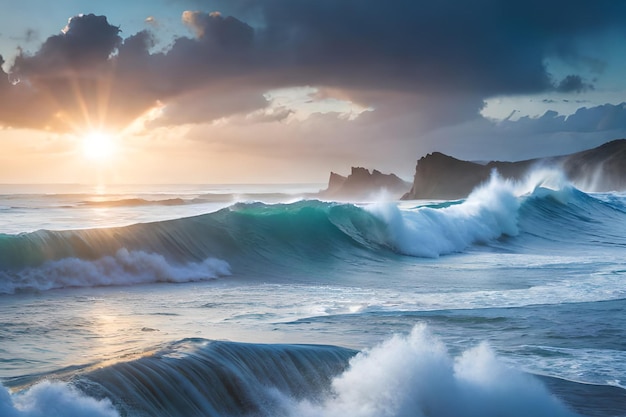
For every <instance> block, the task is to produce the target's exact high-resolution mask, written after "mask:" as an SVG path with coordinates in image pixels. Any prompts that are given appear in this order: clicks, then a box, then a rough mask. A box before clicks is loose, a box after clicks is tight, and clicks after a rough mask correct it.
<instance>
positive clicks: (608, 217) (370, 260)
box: [0, 172, 626, 417]
mask: <svg viewBox="0 0 626 417" xmlns="http://www.w3.org/2000/svg"><path fill="white" fill-rule="evenodd" d="M309 191H314V190H311V189H308V188H306V187H304V188H299V187H294V186H291V187H285V186H281V187H269V186H266V187H260V186H256V187H251V186H239V187H213V188H208V187H200V186H177V187H175V186H162V187H155V186H153V187H144V188H141V187H135V188H132V187H131V188H124V189H117V190H114V191H109V192H102V190H90V189H83V188H80V187H77V188H72V187H68V188H67V189H65V188H63V189H57V190H52V191H50V192H47V191H45V187H43V188H42V189H38V188H37V189H35V188H31V189H26V190H21V189H16V188H10V189H9V188H6V187H5V189H4V190H1V189H0V192H3V193H4V194H3V196H2V201H1V202H0V206H1V207H0V211H1V213H2V214H1V215H2V218H1V220H2V221H1V223H0V232H3V234H0V383H1V384H2V385H0V416H7V417H9V416H10V417H14V416H16V417H17V416H20V417H24V416H29V417H34V416H340V415H341V416H354V417H360V416H363V417H365V416H367V417H380V416H394V417H400V416H402V417H404V416H436V417H438V416H574V415H586V416H626V343H625V342H624V340H626V314H625V313H626V282H625V281H624V277H625V275H626V257H625V256H624V255H625V254H626V196H625V195H624V194H620V193H606V194H594V193H585V192H583V191H580V190H578V189H576V188H574V187H573V186H571V185H570V184H568V183H567V182H566V181H564V180H563V179H561V178H560V177H559V176H558V175H555V174H554V173H551V172H544V173H538V174H536V175H535V176H533V177H531V178H529V179H528V180H527V181H525V182H523V183H512V182H508V181H504V180H502V179H500V178H498V177H497V176H494V177H493V178H492V179H491V181H490V182H489V183H488V184H485V185H484V186H482V187H480V188H478V189H476V190H475V191H474V192H473V193H472V195H470V196H469V197H468V198H467V199H464V200H458V201H449V202H446V201H409V202H393V201H391V202H390V201H378V202H367V203H363V202H359V203H353V204H349V203H337V202H328V201H320V200H317V199H314V198H311V195H310V194H307V192H309Z"/></svg>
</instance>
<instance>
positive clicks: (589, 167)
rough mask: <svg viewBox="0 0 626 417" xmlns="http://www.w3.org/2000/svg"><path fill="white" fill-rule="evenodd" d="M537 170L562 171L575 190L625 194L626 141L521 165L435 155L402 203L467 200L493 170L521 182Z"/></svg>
mask: <svg viewBox="0 0 626 417" xmlns="http://www.w3.org/2000/svg"><path fill="white" fill-rule="evenodd" d="M534 167H554V168H560V169H562V170H563V172H564V174H565V176H566V177H567V178H568V179H569V180H570V181H571V182H572V183H573V184H574V185H575V186H577V187H579V188H581V189H583V190H586V191H595V192H603V191H621V190H626V139H617V140H613V141H611V142H607V143H605V144H604V145H601V146H599V147H597V148H593V149H590V150H586V151H581V152H577V153H573V154H568V155H560V156H554V157H548V158H535V159H528V160H524V161H518V162H502V161H491V162H489V163H487V164H480V163H476V162H470V161H463V160H460V159H456V158H453V157H451V156H448V155H445V154H443V153H440V152H433V153H430V154H428V155H426V156H424V157H422V158H420V159H419V160H418V161H417V166H416V168H415V177H414V179H413V186H412V187H411V190H410V191H409V192H408V193H406V194H405V195H403V196H402V200H417V199H442V200H448V199H458V198H465V197H467V196H468V195H469V193H470V192H471V191H472V190H473V189H474V188H475V187H476V186H477V185H479V184H481V183H483V182H485V181H486V180H487V179H488V178H489V176H490V175H491V172H492V171H493V170H494V169H495V170H497V171H498V172H499V173H500V175H501V176H502V177H504V178H510V179H515V180H519V179H522V178H523V177H524V176H526V175H527V174H528V173H529V172H530V170H531V169H532V168H534Z"/></svg>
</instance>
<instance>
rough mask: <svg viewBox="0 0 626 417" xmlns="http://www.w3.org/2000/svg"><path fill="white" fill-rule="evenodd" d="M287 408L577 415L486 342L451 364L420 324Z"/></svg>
mask: <svg viewBox="0 0 626 417" xmlns="http://www.w3.org/2000/svg"><path fill="white" fill-rule="evenodd" d="M285 401H286V402H289V400H285ZM287 408H288V409H289V411H288V413H289V415H291V416H294V417H295V416H298V417H313V416H315V417H319V416H323V417H345V416H350V417H421V416H424V417H425V416H429V417H447V416H455V417H479V416H480V417H482V416H496V415H497V416H502V417H528V416H534V417H543V416H545V417H548V416H549V417H573V416H576V415H577V414H575V413H573V412H571V411H570V410H569V409H567V408H566V407H565V406H564V405H563V404H562V403H560V402H559V401H558V400H557V399H556V398H555V397H553V396H552V395H551V394H550V393H549V392H548V390H547V389H546V388H545V387H544V386H543V385H542V384H541V382H540V381H539V380H537V379H535V378H534V377H532V376H530V375H528V374H523V373H521V372H518V371H515V370H513V369H511V368H508V367H506V366H504V365H503V364H501V363H500V362H498V360H497V359H496V357H495V355H494V353H493V351H492V350H491V349H490V348H489V347H488V346H487V345H486V344H481V345H479V346H478V347H476V348H473V349H470V350H468V351H466V352H465V353H463V354H462V355H461V356H459V357H458V358H456V359H454V358H452V357H451V356H450V355H449V354H448V352H447V351H446V348H445V346H444V345H443V344H442V343H441V342H440V341H439V340H437V339H436V338H434V337H433V336H432V335H431V334H430V333H429V332H428V330H427V329H426V327H425V326H424V325H418V326H416V327H415V328H414V329H413V331H412V332H411V333H410V334H409V335H407V336H399V335H396V336H394V337H392V338H391V339H389V340H388V341H386V342H384V343H382V344H380V345H379V346H376V347H374V348H372V349H371V350H369V351H363V352H361V353H359V354H358V355H357V356H355V357H354V358H353V359H352V360H351V361H350V367H349V369H348V370H347V371H346V372H344V373H343V374H342V375H340V376H339V377H337V378H335V379H334V381H333V383H332V395H330V396H329V398H327V399H326V400H325V401H323V402H322V403H312V402H309V401H302V402H291V403H290V404H288V405H287Z"/></svg>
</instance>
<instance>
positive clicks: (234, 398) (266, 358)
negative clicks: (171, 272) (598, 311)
mask: <svg viewBox="0 0 626 417" xmlns="http://www.w3.org/2000/svg"><path fill="white" fill-rule="evenodd" d="M550 382H551V383H550V385H551V387H553V388H554V389H555V390H557V391H558V390H559V386H560V384H559V383H558V381H557V380H551V381H550ZM569 384H570V385H571V384H572V383H569ZM576 386H577V390H571V389H567V390H564V392H573V391H578V393H579V394H580V395H581V396H584V395H588V394H589V392H588V388H586V386H584V385H581V384H576ZM570 388H571V387H570ZM589 389H591V388H589ZM604 394H610V395H604V396H603V397H602V398H601V402H602V403H603V410H608V411H609V412H610V411H613V410H614V409H615V407H619V405H620V404H621V403H620V401H622V400H623V393H622V392H621V391H620V392H615V391H610V392H609V391H605V392H604ZM620 394H621V396H620ZM612 397H613V398H612ZM573 402H574V403H575V401H573ZM590 403H593V404H590ZM596 403H598V401H594V400H593V399H589V400H588V401H587V405H586V406H585V405H582V407H586V409H585V410H583V411H593V407H594V406H597V405H598V404H596ZM581 404H582V403H581ZM42 410H45V413H44V412H42ZM0 411H3V414H2V415H4V416H9V417H14V416H15V417H17V416H19V417H34V416H40V415H43V414H45V415H47V416H51V417H54V416H61V415H63V416H68V415H70V416H75V417H79V416H87V415H89V416H107V417H110V416H118V415H124V416H144V415H149V416H153V417H158V416H185V417H187V416H196V415H197V416H200V415H202V416H251V415H254V416H276V415H280V416H286V417H289V416H299V417H300V416H304V417H306V416H322V417H334V416H346V415H347V416H351V417H405V416H406V417H408V416H426V415H428V416H431V417H440V416H441V417H443V416H457V417H473V416H484V415H499V416H510V417H517V416H519V417H521V416H524V417H525V416H529V415H532V416H537V417H541V416H551V417H558V416H563V417H564V416H568V417H569V416H576V415H578V414H576V413H575V412H574V411H572V410H571V409H570V408H569V407H568V406H566V405H565V404H564V403H563V400H559V399H557V398H556V397H555V396H554V395H553V394H551V393H550V391H548V389H547V388H546V386H545V385H544V384H543V383H542V382H541V381H540V380H539V379H537V378H536V377H533V376H531V375H529V374H525V373H522V372H520V371H517V370H515V369H512V368H510V367H508V366H506V365H504V364H503V363H501V362H500V361H499V360H498V359H497V357H496V355H495V354H494V352H493V350H492V349H491V348H490V347H489V346H488V345H486V344H480V345H478V346H476V347H473V348H470V349H468V350H466V351H465V352H463V353H462V354H460V355H458V356H456V357H454V356H452V355H451V354H450V353H449V352H448V350H447V348H446V346H445V345H444V344H443V343H442V342H441V340H439V339H438V338H437V337H435V336H433V335H432V334H431V333H430V332H429V330H428V329H427V328H426V327H425V326H424V325H417V326H416V327H415V328H414V329H413V330H412V331H411V332H410V333H409V334H408V335H395V336H393V337H392V338H390V339H389V340H387V341H384V342H382V343H381V344H379V345H377V346H375V347H373V348H371V349H366V350H364V351H361V352H358V353H357V352H355V351H353V350H349V349H345V348H340V347H333V346H314V345H260V344H243V343H234V342H216V341H207V340H202V339H186V340H182V341H180V342H176V343H173V344H171V345H169V346H166V347H164V348H162V349H160V350H158V351H156V352H154V353H152V354H149V355H147V356H144V357H141V358H139V359H135V360H130V361H128V362H120V363H116V364H113V365H106V366H102V365H97V364H96V365H94V366H91V367H87V368H84V369H80V370H76V371H71V372H70V375H67V373H65V374H61V375H58V376H55V375H54V374H52V375H48V376H47V377H46V381H45V382H40V383H35V384H34V385H31V386H30V387H27V388H22V389H19V390H18V391H17V393H13V394H9V392H8V391H7V390H6V389H4V388H2V387H1V386H0ZM597 415H603V414H597ZM605 415H610V414H608V412H607V414H605Z"/></svg>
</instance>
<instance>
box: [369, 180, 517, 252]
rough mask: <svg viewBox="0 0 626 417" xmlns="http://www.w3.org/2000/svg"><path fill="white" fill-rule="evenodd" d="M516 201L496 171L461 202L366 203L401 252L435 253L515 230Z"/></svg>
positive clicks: (457, 249)
mask: <svg viewBox="0 0 626 417" xmlns="http://www.w3.org/2000/svg"><path fill="white" fill-rule="evenodd" d="M519 207H520V202H519V200H518V198H517V196H516V186H515V184H514V183H513V182H511V181H507V180H503V179H502V178H501V177H500V176H499V175H498V174H497V173H496V172H494V173H493V174H492V176H491V179H490V181H489V182H488V183H486V184H485V185H483V186H480V187H478V188H476V189H475V190H474V191H473V192H472V193H471V194H470V195H469V197H468V198H467V199H466V200H465V201H464V202H463V203H461V204H457V205H453V206H449V207H446V208H442V209H433V208H429V207H421V208H418V209H417V210H400V209H399V208H398V206H397V205H395V204H392V203H386V204H385V203H379V204H374V205H372V206H369V207H368V210H370V211H371V212H372V213H374V214H375V215H377V216H378V217H379V218H381V219H383V220H384V221H385V222H386V224H387V230H388V237H389V240H390V241H389V244H390V245H391V246H392V247H394V249H396V250H398V251H399V252H401V253H404V254H407V255H413V256H423V257H437V256H439V255H445V254H449V253H454V252H461V251H463V250H464V249H466V248H467V247H468V246H470V245H472V244H474V243H485V242H488V241H490V240H493V239H496V238H498V237H500V236H502V235H503V234H505V235H510V236H515V235H517V234H518V232H519V231H518V228H517V216H518V209H519Z"/></svg>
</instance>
